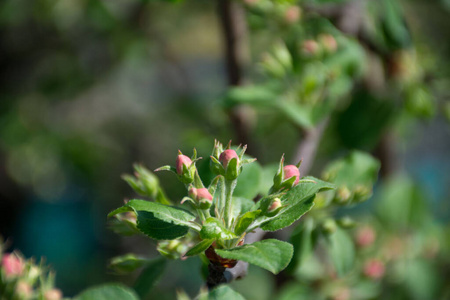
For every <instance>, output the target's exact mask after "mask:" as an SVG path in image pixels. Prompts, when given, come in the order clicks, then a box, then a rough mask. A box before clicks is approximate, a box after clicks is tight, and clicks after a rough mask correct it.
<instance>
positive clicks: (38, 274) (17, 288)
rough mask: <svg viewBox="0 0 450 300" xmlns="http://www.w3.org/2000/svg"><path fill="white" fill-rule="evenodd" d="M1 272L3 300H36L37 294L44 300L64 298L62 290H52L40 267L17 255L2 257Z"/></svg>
mask: <svg viewBox="0 0 450 300" xmlns="http://www.w3.org/2000/svg"><path fill="white" fill-rule="evenodd" d="M0 242H1V241H0ZM0 246H1V245H0ZM0 256H1V253H0ZM0 271H1V273H2V274H0V275H1V278H3V280H0V291H2V292H0V294H1V295H2V296H3V298H2V299H22V300H29V299H35V295H37V294H39V295H42V296H40V297H41V298H42V299H43V300H60V299H62V297H63V295H62V292H61V291H60V290H58V289H53V288H51V284H50V283H49V282H45V277H42V275H43V274H42V270H41V269H40V268H39V267H38V266H36V265H34V263H33V262H30V261H26V260H24V259H23V258H22V257H21V256H19V255H17V254H16V253H6V254H4V255H3V256H2V259H1V270H0ZM37 283H38V286H36V284H37ZM39 285H40V286H39ZM5 295H6V296H5ZM5 297H6V298H5ZM41 298H39V299H41Z"/></svg>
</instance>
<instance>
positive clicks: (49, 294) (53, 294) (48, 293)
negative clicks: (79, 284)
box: [44, 289, 62, 300]
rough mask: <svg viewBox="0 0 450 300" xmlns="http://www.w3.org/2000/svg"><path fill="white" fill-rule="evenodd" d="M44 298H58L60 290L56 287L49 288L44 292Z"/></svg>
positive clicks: (46, 299) (54, 299)
mask: <svg viewBox="0 0 450 300" xmlns="http://www.w3.org/2000/svg"><path fill="white" fill-rule="evenodd" d="M44 298H45V300H60V299H61V298H62V292H61V291H60V290H58V289H51V290H48V291H46V292H45V294H44Z"/></svg>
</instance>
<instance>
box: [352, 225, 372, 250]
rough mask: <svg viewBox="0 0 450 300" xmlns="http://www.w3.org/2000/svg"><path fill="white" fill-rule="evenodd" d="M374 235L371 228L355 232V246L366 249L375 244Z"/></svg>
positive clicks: (367, 227)
mask: <svg viewBox="0 0 450 300" xmlns="http://www.w3.org/2000/svg"><path fill="white" fill-rule="evenodd" d="M375 238H376V234H375V231H374V230H373V228H372V227H369V226H366V227H363V228H360V229H359V230H358V231H357V232H356V244H357V245H358V246H360V247H363V248H364V247H368V246H370V245H372V244H373V242H375Z"/></svg>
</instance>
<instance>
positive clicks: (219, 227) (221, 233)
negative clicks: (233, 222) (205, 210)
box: [200, 218, 237, 240]
mask: <svg viewBox="0 0 450 300" xmlns="http://www.w3.org/2000/svg"><path fill="white" fill-rule="evenodd" d="M200 237H201V238H202V239H214V240H231V239H234V238H237V236H236V235H235V234H234V233H233V232H232V231H230V230H228V229H226V228H225V227H224V226H223V224H222V223H221V222H220V221H219V220H217V219H215V218H208V219H206V221H205V222H204V223H203V227H202V229H201V231H200Z"/></svg>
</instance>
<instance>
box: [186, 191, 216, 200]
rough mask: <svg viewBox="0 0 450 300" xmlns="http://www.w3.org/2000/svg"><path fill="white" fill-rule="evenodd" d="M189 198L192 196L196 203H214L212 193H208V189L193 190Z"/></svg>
mask: <svg viewBox="0 0 450 300" xmlns="http://www.w3.org/2000/svg"><path fill="white" fill-rule="evenodd" d="M189 196H191V197H192V198H193V199H194V200H196V201H200V200H201V199H206V200H208V201H209V202H212V200H213V196H212V195H211V193H210V192H209V191H208V189H207V188H200V189H196V188H191V189H190V190H189Z"/></svg>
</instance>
